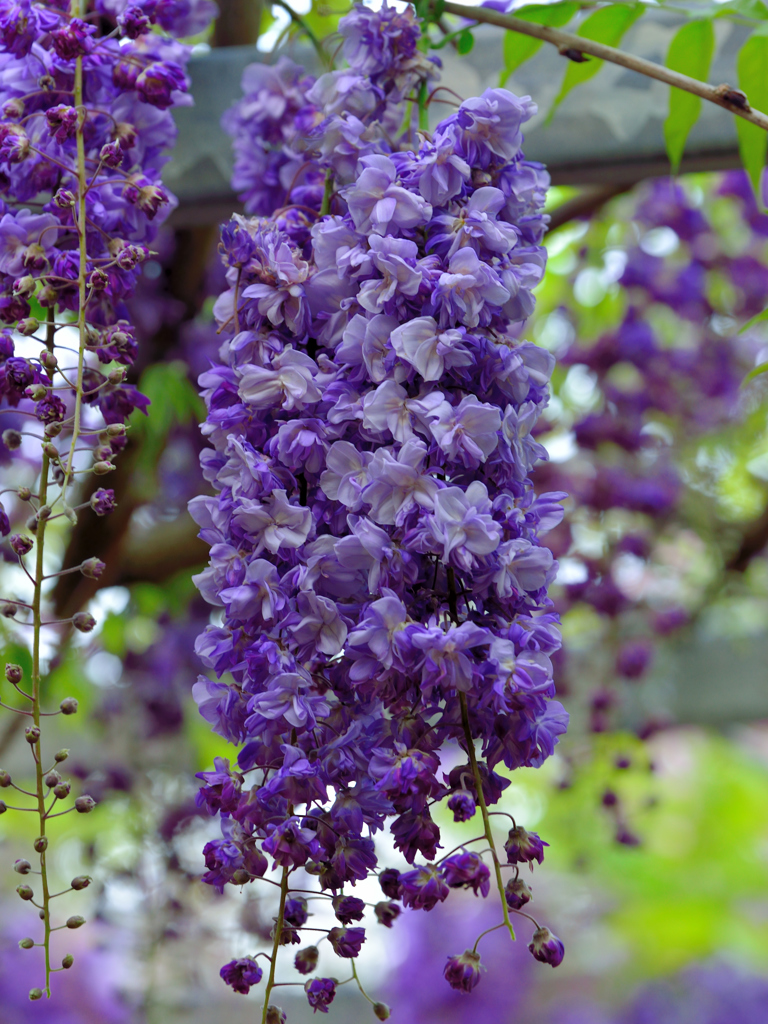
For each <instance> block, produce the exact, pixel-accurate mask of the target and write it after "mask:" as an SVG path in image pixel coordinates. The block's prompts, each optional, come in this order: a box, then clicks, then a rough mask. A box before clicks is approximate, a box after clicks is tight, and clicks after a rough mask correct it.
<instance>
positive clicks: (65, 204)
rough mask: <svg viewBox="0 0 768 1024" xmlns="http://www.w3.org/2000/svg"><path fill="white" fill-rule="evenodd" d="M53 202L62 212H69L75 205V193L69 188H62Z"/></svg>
mask: <svg viewBox="0 0 768 1024" xmlns="http://www.w3.org/2000/svg"><path fill="white" fill-rule="evenodd" d="M53 201H54V203H55V204H56V206H58V208H59V209H60V210H68V209H69V208H70V207H72V206H74V205H75V202H76V199H75V193H74V192H70V190H69V189H68V188H60V189H59V190H58V192H57V193H56V195H55V196H54V197H53Z"/></svg>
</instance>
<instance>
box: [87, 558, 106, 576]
mask: <svg viewBox="0 0 768 1024" xmlns="http://www.w3.org/2000/svg"><path fill="white" fill-rule="evenodd" d="M106 568H107V567H106V565H105V564H104V562H102V561H101V560H100V559H98V558H86V560H85V561H84V562H83V563H82V565H81V566H80V572H81V573H82V574H83V576H87V577H88V579H91V580H97V579H98V578H99V576H101V574H102V573H103V572H104V570H105V569H106Z"/></svg>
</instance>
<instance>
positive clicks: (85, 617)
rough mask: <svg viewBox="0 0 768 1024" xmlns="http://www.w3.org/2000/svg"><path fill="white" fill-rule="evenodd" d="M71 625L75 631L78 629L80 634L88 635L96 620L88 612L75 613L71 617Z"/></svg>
mask: <svg viewBox="0 0 768 1024" xmlns="http://www.w3.org/2000/svg"><path fill="white" fill-rule="evenodd" d="M72 625H73V626H74V627H75V629H79V630H80V632H81V633H90V632H91V630H92V629H93V628H94V627H95V626H96V619H94V617H93V616H92V615H91V613H90V612H76V613H75V614H74V615H73V616H72Z"/></svg>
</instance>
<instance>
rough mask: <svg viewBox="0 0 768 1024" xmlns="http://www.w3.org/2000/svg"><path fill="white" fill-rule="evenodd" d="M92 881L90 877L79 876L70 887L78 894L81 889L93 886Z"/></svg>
mask: <svg viewBox="0 0 768 1024" xmlns="http://www.w3.org/2000/svg"><path fill="white" fill-rule="evenodd" d="M91 881H92V879H91V876H90V875H78V876H77V878H73V879H72V881H71V883H70V885H71V886H72V888H73V889H75V890H76V891H77V892H80V890H81V889H87V888H88V886H89V885H90V884H91Z"/></svg>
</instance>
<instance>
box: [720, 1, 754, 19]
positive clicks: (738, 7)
mask: <svg viewBox="0 0 768 1024" xmlns="http://www.w3.org/2000/svg"><path fill="white" fill-rule="evenodd" d="M713 8H714V16H715V17H716V18H727V17H729V16H733V15H734V14H737V15H740V16H741V17H742V18H751V19H752V20H754V21H766V20H768V7H766V6H765V4H764V3H763V0H726V2H725V3H722V4H717V5H716V7H714V5H713Z"/></svg>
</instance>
